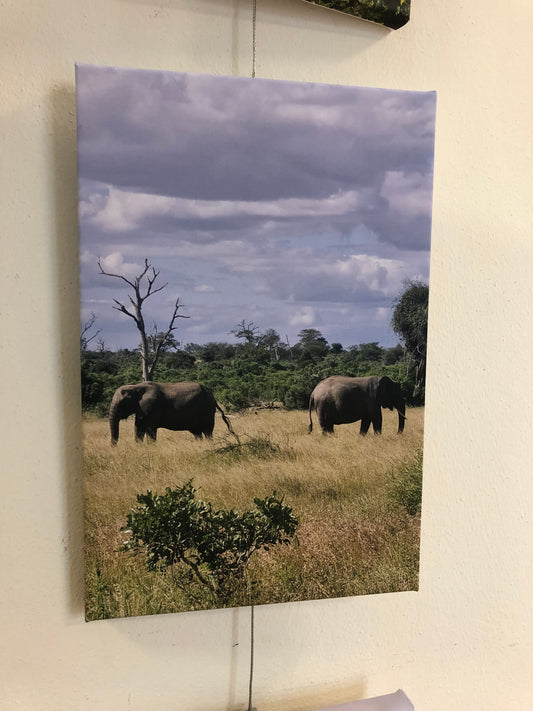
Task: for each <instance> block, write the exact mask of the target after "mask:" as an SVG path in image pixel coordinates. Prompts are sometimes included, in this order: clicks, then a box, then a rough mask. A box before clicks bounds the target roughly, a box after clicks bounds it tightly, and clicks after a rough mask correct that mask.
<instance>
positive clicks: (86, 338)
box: [80, 312, 102, 351]
mask: <svg viewBox="0 0 533 711" xmlns="http://www.w3.org/2000/svg"><path fill="white" fill-rule="evenodd" d="M95 321H96V315H95V314H93V313H92V312H91V315H90V317H89V318H88V319H87V321H85V323H84V324H83V325H82V327H81V333H80V347H81V350H82V351H84V350H86V348H87V346H88V345H89V343H90V342H91V341H94V339H95V338H96V336H98V335H99V333H100V332H101V330H102V329H101V328H99V329H98V330H97V331H95V332H94V333H93V334H92V335H89V332H90V330H91V328H92V327H93V326H94V322H95Z"/></svg>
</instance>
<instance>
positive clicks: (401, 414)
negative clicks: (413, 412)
mask: <svg viewBox="0 0 533 711" xmlns="http://www.w3.org/2000/svg"><path fill="white" fill-rule="evenodd" d="M396 409H397V410H398V434H402V432H403V428H404V425H405V420H406V417H405V402H404V400H402V401H401V402H400V403H398V407H397V408H396Z"/></svg>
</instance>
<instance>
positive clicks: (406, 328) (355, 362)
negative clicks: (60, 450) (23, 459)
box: [80, 260, 429, 416]
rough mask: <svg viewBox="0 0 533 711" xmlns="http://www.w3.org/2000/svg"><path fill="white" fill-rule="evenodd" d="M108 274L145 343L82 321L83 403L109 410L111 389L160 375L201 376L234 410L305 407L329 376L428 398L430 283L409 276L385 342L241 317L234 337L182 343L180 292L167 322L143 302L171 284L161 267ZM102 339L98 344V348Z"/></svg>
mask: <svg viewBox="0 0 533 711" xmlns="http://www.w3.org/2000/svg"><path fill="white" fill-rule="evenodd" d="M98 266H99V268H100V272H101V274H102V275H104V276H109V277H115V278H119V279H121V280H122V281H124V282H125V283H126V284H127V285H128V287H129V290H130V291H131V292H132V293H130V294H129V295H128V299H129V304H128V307H126V306H125V304H124V301H118V300H117V299H114V304H115V305H114V308H115V309H117V310H118V311H120V312H121V313H123V314H124V315H126V316H128V317H130V318H131V319H132V321H134V323H135V326H136V328H137V330H138V332H139V337H140V343H139V347H138V348H136V349H133V350H130V349H119V350H115V351H112V350H109V349H107V348H106V346H105V343H104V341H103V339H102V338H100V337H99V336H100V330H99V329H97V328H96V327H97V319H96V317H95V316H94V315H91V317H90V318H89V319H88V321H87V322H85V323H84V324H82V328H81V337H80V342H81V395H82V408H83V410H84V411H85V412H93V413H95V414H97V415H99V416H105V415H107V411H108V408H109V403H110V401H111V399H112V397H113V393H114V391H115V390H116V388H118V387H119V386H121V385H124V384H126V383H135V382H139V381H140V380H158V381H160V382H181V381H195V382H199V383H201V384H202V385H205V386H206V387H208V388H209V389H210V390H212V392H213V394H214V395H215V398H216V399H217V401H219V402H220V403H222V404H223V405H224V406H225V407H226V408H227V409H228V410H233V411H237V410H242V409H245V408H249V407H273V406H275V405H282V406H283V407H285V408H288V409H294V408H302V409H304V408H307V406H308V402H309V395H310V393H311V392H312V390H313V389H314V387H315V386H316V385H317V384H318V383H319V382H320V381H321V380H323V379H324V378H326V377H328V376H330V375H348V376H354V377H356V376H361V375H378V376H380V375H388V376H389V377H390V378H391V379H392V380H395V381H397V382H399V383H400V384H401V386H402V389H403V392H404V396H405V398H406V401H407V403H408V404H411V405H417V404H423V402H424V383H425V362H426V340H427V305H428V295H429V290H428V286H427V285H426V284H423V283H421V282H418V281H409V282H407V283H406V284H405V287H404V291H403V292H402V294H400V295H399V296H398V298H397V299H396V301H395V303H394V305H393V310H392V314H391V325H392V328H393V330H394V331H395V333H396V334H397V335H398V337H399V340H400V343H398V345H396V346H394V347H390V348H384V347H382V346H380V345H379V343H378V342H371V343H359V344H357V345H350V346H347V347H345V346H344V345H343V344H341V343H336V342H334V343H328V341H327V339H326V338H325V337H324V336H323V334H322V333H321V332H320V331H319V330H318V329H315V328H305V329H303V330H302V331H300V333H299V334H298V341H297V342H296V343H294V344H290V343H289V342H288V341H287V340H283V339H282V338H281V336H280V334H279V333H278V332H277V331H276V330H275V329H274V328H267V329H265V330H261V328H260V326H259V325H258V324H256V323H255V322H253V321H246V319H243V320H242V321H241V322H240V323H238V324H236V325H235V327H234V328H233V329H232V330H231V331H230V332H229V334H228V335H231V336H233V338H234V341H236V342H233V343H230V342H218V341H216V342H215V341H213V342H209V343H204V344H198V343H187V344H180V343H179V342H178V341H177V340H176V338H175V330H176V321H177V318H187V317H186V316H184V315H182V314H179V309H180V304H179V299H176V301H175V303H174V306H173V311H172V314H171V316H170V320H169V325H168V327H167V328H164V329H163V330H160V329H159V328H158V326H157V325H156V324H155V323H154V325H153V329H152V331H151V332H148V331H147V329H146V325H145V317H144V314H143V308H144V305H145V301H146V300H147V299H148V298H149V297H150V296H151V295H153V294H155V293H157V292H158V291H161V290H162V289H164V288H165V287H166V286H167V285H166V284H163V285H162V286H157V285H156V281H157V277H158V276H159V272H158V271H157V270H156V269H154V268H153V267H152V266H151V265H150V264H149V262H148V261H147V260H145V263H144V267H143V269H142V270H141V272H140V273H139V275H138V276H137V277H136V278H134V279H127V278H125V277H124V276H122V275H120V274H115V273H110V272H107V271H105V270H104V268H103V267H102V265H101V263H100V261H98ZM95 346H96V347H95Z"/></svg>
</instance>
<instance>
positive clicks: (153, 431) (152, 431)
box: [146, 427, 157, 442]
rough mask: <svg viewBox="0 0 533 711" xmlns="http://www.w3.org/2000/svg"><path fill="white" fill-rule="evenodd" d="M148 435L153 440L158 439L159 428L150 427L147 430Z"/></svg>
mask: <svg viewBox="0 0 533 711" xmlns="http://www.w3.org/2000/svg"><path fill="white" fill-rule="evenodd" d="M146 436H147V437H148V439H149V440H150V441H151V442H155V441H156V440H157V428H154V427H149V428H148V429H147V430H146Z"/></svg>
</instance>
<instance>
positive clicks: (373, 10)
mask: <svg viewBox="0 0 533 711" xmlns="http://www.w3.org/2000/svg"><path fill="white" fill-rule="evenodd" d="M310 1H311V2H314V3H315V4H316V5H322V6H323V7H329V8H331V9H333V10H340V11H341V12H346V13H348V14H349V15H357V17H362V18H364V19H365V20H371V21H372V22H379V23H381V24H383V25H386V26H387V27H392V28H394V29H398V28H399V27H402V26H403V25H405V23H406V22H407V21H408V20H409V9H410V4H411V0H310Z"/></svg>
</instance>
